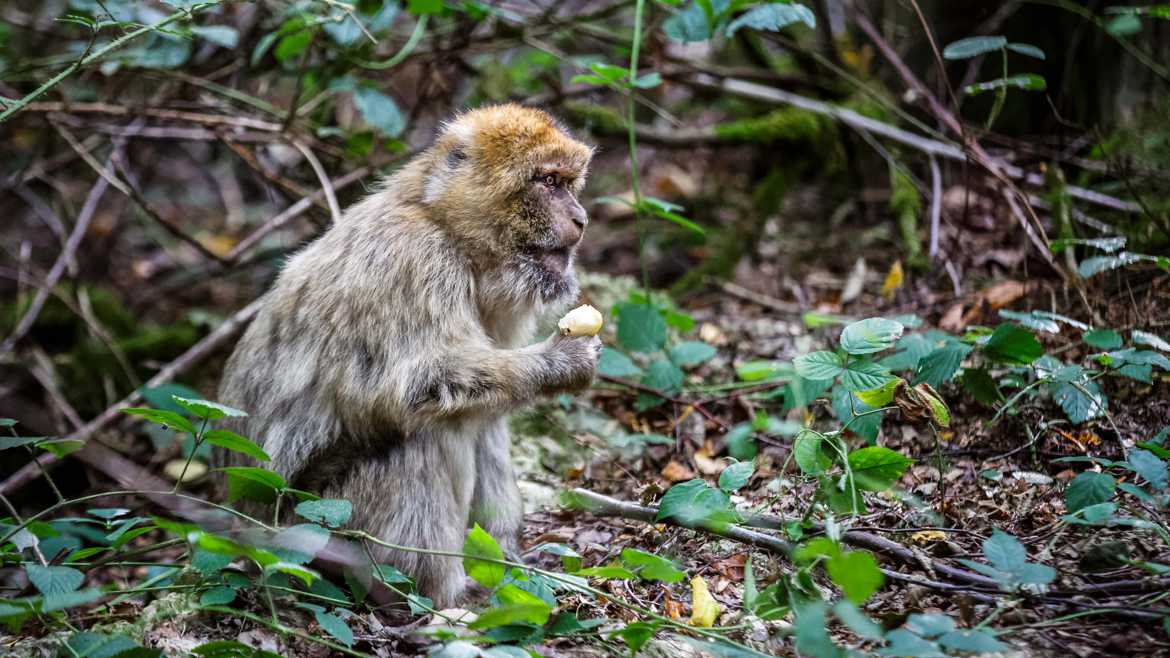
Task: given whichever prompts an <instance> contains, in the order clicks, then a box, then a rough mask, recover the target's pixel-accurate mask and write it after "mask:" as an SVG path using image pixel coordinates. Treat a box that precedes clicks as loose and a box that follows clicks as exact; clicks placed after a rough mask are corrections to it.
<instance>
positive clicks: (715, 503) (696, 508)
mask: <svg viewBox="0 0 1170 658" xmlns="http://www.w3.org/2000/svg"><path fill="white" fill-rule="evenodd" d="M656 518H657V519H658V520H659V521H662V520H665V519H674V520H675V521H677V522H678V523H679V524H681V525H684V526H687V527H716V528H718V527H723V526H726V525H727V524H728V523H732V522H734V521H735V520H736V519H737V518H738V515H737V514H736V513H735V508H734V507H732V505H731V499H730V498H728V497H727V494H725V493H723V492H722V491H720V490H719V489H712V488H711V487H709V486H707V483H706V482H704V481H703V480H688V481H687V482H680V483H678V484H676V485H674V486H673V487H671V488H670V489H668V490H667V492H666V494H664V495H663V496H662V500H661V501H660V502H659V504H658V515H657V517H656Z"/></svg>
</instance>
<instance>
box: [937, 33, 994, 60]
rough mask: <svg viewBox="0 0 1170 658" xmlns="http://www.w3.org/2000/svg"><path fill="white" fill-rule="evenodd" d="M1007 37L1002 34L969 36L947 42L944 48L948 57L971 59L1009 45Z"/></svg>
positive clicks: (944, 54)
mask: <svg viewBox="0 0 1170 658" xmlns="http://www.w3.org/2000/svg"><path fill="white" fill-rule="evenodd" d="M1007 42H1008V41H1007V39H1005V38H1003V37H1001V36H986V37H967V38H966V39H959V40H958V41H955V42H952V43H950V44H947V47H946V48H944V49H943V57H945V58H946V59H969V58H971V57H975V56H976V55H982V54H984V53H989V52H992V51H995V50H1000V49H1001V48H1004V47H1006V46H1007Z"/></svg>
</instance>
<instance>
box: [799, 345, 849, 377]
mask: <svg viewBox="0 0 1170 658" xmlns="http://www.w3.org/2000/svg"><path fill="white" fill-rule="evenodd" d="M792 365H793V366H794V367H795V368H796V374H798V375H800V376H801V377H804V378H805V379H809V380H812V381H828V380H831V379H834V378H835V377H836V376H837V375H839V374H841V371H842V369H843V368H844V366H845V360H844V359H842V358H841V357H840V356H839V355H837V353H836V352H825V351H821V352H810V353H809V354H801V355H800V356H797V357H796V358H795V359H793V360H792Z"/></svg>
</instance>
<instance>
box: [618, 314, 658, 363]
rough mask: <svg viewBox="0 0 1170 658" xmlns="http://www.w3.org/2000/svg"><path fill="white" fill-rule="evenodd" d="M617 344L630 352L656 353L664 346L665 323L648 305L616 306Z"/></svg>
mask: <svg viewBox="0 0 1170 658" xmlns="http://www.w3.org/2000/svg"><path fill="white" fill-rule="evenodd" d="M617 311H618V328H617V339H618V343H619V344H620V345H621V346H622V347H624V348H626V349H627V350H630V351H632V352H656V351H658V350H660V349H662V347H663V345H665V344H666V321H665V320H663V319H662V314H661V313H659V312H658V309H656V308H654V307H653V306H651V305H649V304H633V303H628V302H627V303H624V304H620V305H618V308H617Z"/></svg>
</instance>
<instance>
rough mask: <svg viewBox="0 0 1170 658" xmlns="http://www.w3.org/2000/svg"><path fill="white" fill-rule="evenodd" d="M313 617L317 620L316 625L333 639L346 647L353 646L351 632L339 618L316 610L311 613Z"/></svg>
mask: <svg viewBox="0 0 1170 658" xmlns="http://www.w3.org/2000/svg"><path fill="white" fill-rule="evenodd" d="M313 617H314V619H316V620H317V625H318V626H320V627H321V629H322V630H324V631H325V632H326V633H328V634H329V635H330V636H332V637H333V639H335V640H337V641H338V642H340V643H342V644H344V645H345V646H347V647H352V646H353V630H352V629H350V627H349V625H348V624H346V623H345V621H344V620H342V619H341V617H338V616H337V615H334V614H330V613H328V612H319V611H316V610H314V611H313Z"/></svg>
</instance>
